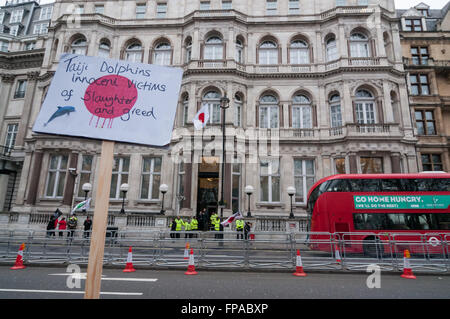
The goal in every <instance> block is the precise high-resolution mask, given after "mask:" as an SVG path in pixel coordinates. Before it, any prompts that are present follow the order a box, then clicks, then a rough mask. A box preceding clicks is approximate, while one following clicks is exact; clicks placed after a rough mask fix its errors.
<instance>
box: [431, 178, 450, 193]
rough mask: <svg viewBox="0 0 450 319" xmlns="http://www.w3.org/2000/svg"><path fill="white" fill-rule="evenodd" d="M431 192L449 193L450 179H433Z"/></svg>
mask: <svg viewBox="0 0 450 319" xmlns="http://www.w3.org/2000/svg"><path fill="white" fill-rule="evenodd" d="M432 190H433V191H435V192H449V191H450V179H448V178H447V179H443V178H440V179H434V182H433V185H432Z"/></svg>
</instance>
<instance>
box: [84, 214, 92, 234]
mask: <svg viewBox="0 0 450 319" xmlns="http://www.w3.org/2000/svg"><path fill="white" fill-rule="evenodd" d="M83 226H84V234H83V236H84V238H88V237H89V233H90V230H91V227H92V220H91V219H90V218H89V216H87V217H86V220H85V221H84V223H83Z"/></svg>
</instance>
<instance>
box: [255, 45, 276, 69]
mask: <svg viewBox="0 0 450 319" xmlns="http://www.w3.org/2000/svg"><path fill="white" fill-rule="evenodd" d="M258 60H259V64H278V46H277V44H276V43H275V42H272V41H264V42H263V43H261V45H260V46H259V52H258Z"/></svg>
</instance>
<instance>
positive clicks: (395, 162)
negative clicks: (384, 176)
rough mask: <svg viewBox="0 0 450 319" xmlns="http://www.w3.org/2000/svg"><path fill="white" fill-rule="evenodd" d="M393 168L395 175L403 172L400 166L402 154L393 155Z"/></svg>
mask: <svg viewBox="0 0 450 319" xmlns="http://www.w3.org/2000/svg"><path fill="white" fill-rule="evenodd" d="M391 168H392V169H391V171H392V173H393V174H395V173H401V172H402V169H401V164H400V153H392V154H391Z"/></svg>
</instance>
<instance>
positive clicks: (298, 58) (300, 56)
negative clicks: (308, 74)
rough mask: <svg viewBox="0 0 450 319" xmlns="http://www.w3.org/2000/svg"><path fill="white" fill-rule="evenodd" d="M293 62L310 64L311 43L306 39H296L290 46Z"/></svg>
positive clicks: (291, 60)
mask: <svg viewBox="0 0 450 319" xmlns="http://www.w3.org/2000/svg"><path fill="white" fill-rule="evenodd" d="M289 52H290V53H289V57H290V62H291V64H309V63H310V61H309V45H308V43H306V42H305V41H302V40H295V41H292V42H291V46H290V48H289Z"/></svg>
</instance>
